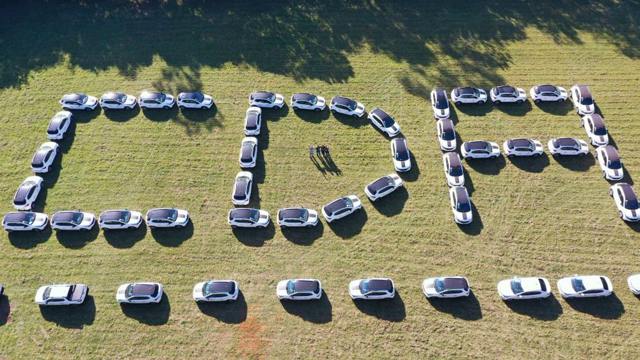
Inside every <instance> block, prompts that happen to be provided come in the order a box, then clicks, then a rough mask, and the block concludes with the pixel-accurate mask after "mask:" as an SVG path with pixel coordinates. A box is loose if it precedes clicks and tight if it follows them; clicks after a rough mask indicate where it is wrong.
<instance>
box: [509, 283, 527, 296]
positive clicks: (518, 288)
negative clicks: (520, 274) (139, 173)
mask: <svg viewBox="0 0 640 360" xmlns="http://www.w3.org/2000/svg"><path fill="white" fill-rule="evenodd" d="M511 291H513V293H514V294H516V295H518V294H520V293H523V292H524V289H523V288H522V283H521V282H520V280H511Z"/></svg>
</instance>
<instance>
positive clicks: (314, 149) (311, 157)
mask: <svg viewBox="0 0 640 360" xmlns="http://www.w3.org/2000/svg"><path fill="white" fill-rule="evenodd" d="M315 152H316V148H315V147H314V146H313V145H309V158H310V159H311V160H313V155H314V154H315Z"/></svg>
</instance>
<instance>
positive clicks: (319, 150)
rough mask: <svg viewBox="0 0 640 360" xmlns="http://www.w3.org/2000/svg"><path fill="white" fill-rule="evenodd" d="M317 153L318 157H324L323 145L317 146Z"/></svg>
mask: <svg viewBox="0 0 640 360" xmlns="http://www.w3.org/2000/svg"><path fill="white" fill-rule="evenodd" d="M316 155H318V157H322V145H318V146H316Z"/></svg>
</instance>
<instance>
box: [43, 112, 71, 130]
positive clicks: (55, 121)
mask: <svg viewBox="0 0 640 360" xmlns="http://www.w3.org/2000/svg"><path fill="white" fill-rule="evenodd" d="M66 118H67V117H66V116H64V115H60V116H58V114H56V115H54V116H53V117H52V118H51V120H49V127H48V128H47V131H57V130H58V129H59V128H60V125H61V124H62V121H63V120H64V119H66Z"/></svg>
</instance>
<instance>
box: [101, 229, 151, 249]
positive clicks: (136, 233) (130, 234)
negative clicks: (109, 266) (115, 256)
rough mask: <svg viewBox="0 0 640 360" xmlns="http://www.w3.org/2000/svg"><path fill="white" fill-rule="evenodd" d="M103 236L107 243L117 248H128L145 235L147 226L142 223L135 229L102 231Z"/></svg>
mask: <svg viewBox="0 0 640 360" xmlns="http://www.w3.org/2000/svg"><path fill="white" fill-rule="evenodd" d="M103 233H104V238H105V239H107V242H108V243H109V245H111V246H113V247H115V248H118V249H128V248H131V247H133V245H135V244H136V243H137V242H138V241H140V240H142V239H144V237H145V236H146V235H147V226H146V225H145V224H144V223H142V224H140V227H138V228H137V229H125V230H109V229H105V230H104V231H103Z"/></svg>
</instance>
